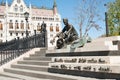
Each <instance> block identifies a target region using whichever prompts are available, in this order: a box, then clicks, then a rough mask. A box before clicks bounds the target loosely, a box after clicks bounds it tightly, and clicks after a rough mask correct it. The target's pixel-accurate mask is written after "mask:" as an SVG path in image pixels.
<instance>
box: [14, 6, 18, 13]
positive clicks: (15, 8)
mask: <svg viewBox="0 0 120 80" xmlns="http://www.w3.org/2000/svg"><path fill="white" fill-rule="evenodd" d="M14 10H15V11H16V12H17V11H18V6H17V4H16V5H15V7H14Z"/></svg>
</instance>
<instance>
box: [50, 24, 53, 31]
mask: <svg viewBox="0 0 120 80" xmlns="http://www.w3.org/2000/svg"><path fill="white" fill-rule="evenodd" d="M50 32H53V26H52V24H50Z"/></svg>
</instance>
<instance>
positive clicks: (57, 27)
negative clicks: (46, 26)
mask: <svg viewBox="0 0 120 80" xmlns="http://www.w3.org/2000/svg"><path fill="white" fill-rule="evenodd" d="M56 32H59V25H58V24H56Z"/></svg>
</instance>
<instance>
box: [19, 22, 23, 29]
mask: <svg viewBox="0 0 120 80" xmlns="http://www.w3.org/2000/svg"><path fill="white" fill-rule="evenodd" d="M20 27H21V29H24V23H23V21H21V23H20Z"/></svg>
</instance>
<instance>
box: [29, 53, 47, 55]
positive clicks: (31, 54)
mask: <svg viewBox="0 0 120 80" xmlns="http://www.w3.org/2000/svg"><path fill="white" fill-rule="evenodd" d="M34 55H35V56H45V55H46V53H43V54H42V53H35V54H31V55H30V56H34Z"/></svg>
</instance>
